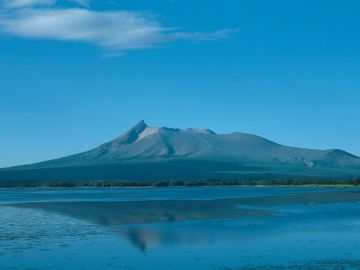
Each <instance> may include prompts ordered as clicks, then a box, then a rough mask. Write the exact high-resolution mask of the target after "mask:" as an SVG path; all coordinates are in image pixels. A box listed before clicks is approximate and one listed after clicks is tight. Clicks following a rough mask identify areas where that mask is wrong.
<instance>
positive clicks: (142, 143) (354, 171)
mask: <svg viewBox="0 0 360 270" xmlns="http://www.w3.org/2000/svg"><path fill="white" fill-rule="evenodd" d="M141 164H143V165H141ZM166 164H167V166H170V167H171V166H173V170H174V171H173V172H172V173H171V174H170V173H169V178H170V177H172V178H176V170H178V171H179V175H180V174H182V173H183V172H180V170H183V171H186V170H189V174H188V176H187V177H188V178H198V177H200V176H201V175H204V177H210V176H211V172H213V175H216V176H217V177H221V175H222V174H223V175H224V178H227V177H233V178H237V177H243V176H244V175H245V176H246V175H247V176H249V175H250V174H251V172H248V171H246V170H245V169H244V168H245V167H246V168H252V169H254V171H256V173H258V172H259V171H267V172H268V173H269V175H270V174H274V175H280V176H281V175H285V173H284V171H286V172H287V173H286V175H288V174H289V175H294V176H301V177H321V176H322V175H323V176H324V177H329V176H330V177H331V176H332V175H339V176H340V175H344V176H345V175H346V176H347V177H349V175H353V176H354V177H355V176H360V158H359V157H357V156H355V155H352V154H350V153H348V152H346V151H343V150H340V149H328V150H314V149H307V148H297V147H290V146H284V145H281V144H279V143H276V142H273V141H271V140H268V139H266V138H263V137H260V136H257V135H252V134H248V133H241V132H233V133H228V134H217V133H215V132H214V131H212V130H210V129H206V128H201V129H196V128H187V129H176V128H167V127H160V128H159V127H150V126H148V125H147V124H146V123H145V121H143V120H142V121H140V122H138V123H137V124H136V125H135V126H134V127H132V128H131V129H129V130H128V131H127V132H125V133H124V134H122V135H120V136H118V137H116V138H115V139H113V140H111V141H108V142H106V143H103V144H101V145H99V146H98V147H95V148H93V149H91V150H89V151H86V152H82V153H79V154H75V155H70V156H67V157H62V158H59V159H54V160H49V161H44V162H39V163H35V164H30V165H22V166H17V167H10V168H4V169H1V170H0V180H1V179H4V176H2V173H3V172H7V175H6V177H5V178H6V179H8V180H9V179H11V173H9V172H11V171H14V172H19V171H23V172H22V173H21V174H23V175H24V174H26V172H24V171H31V170H35V171H37V172H38V171H41V170H51V169H59V168H64V170H68V171H72V169H71V168H80V167H82V168H85V167H86V168H90V167H97V168H98V169H100V167H101V166H105V167H108V166H110V167H111V168H113V169H112V170H115V171H118V170H119V173H118V178H133V177H132V175H131V169H129V171H128V168H130V167H134V168H135V167H137V169H136V170H142V168H145V167H149V166H150V167H151V166H153V169H152V170H153V173H154V174H155V175H156V174H157V172H156V169H155V167H156V166H159V168H160V167H161V170H165V171H166V170H167V168H166ZM179 164H187V165H186V166H188V168H187V167H186V166H185V165H179ZM199 164H201V166H200V165H199ZM206 164H208V165H209V167H208V166H207V165H206ZM210 164H211V166H213V167H214V168H215V167H216V168H217V170H216V171H213V170H212V168H211V166H210ZM226 164H227V165H229V166H230V167H231V168H232V169H231V170H230V169H229V168H228V166H227V165H226ZM179 166H180V167H179ZM221 166H223V167H224V169H222V167H221ZM105 167H104V168H105ZM170 167H169V168H170ZM190 167H191V168H190ZM104 168H103V169H104ZM120 168H123V169H121V170H120ZM171 168H172V167H171ZM92 170H95V169H93V168H91V169H89V171H92ZM104 170H106V169H104ZM122 170H123V171H128V172H127V173H126V174H122V172H121V171H122ZM194 171H196V173H194ZM323 172H327V173H323ZM135 174H136V175H139V172H136V173H135V172H133V175H135ZM158 174H159V175H160V174H161V175H162V176H161V177H162V178H164V177H165V178H166V174H163V172H161V173H160V172H158ZM3 175H4V174H3ZM102 175H103V176H102V177H105V178H106V175H107V174H106V171H105V172H104V173H103V174H102ZM40 176H41V173H40ZM65 176H66V178H68V179H77V176H76V173H75V174H74V172H71V173H69V174H68V175H66V174H65ZM65 176H64V177H65ZM265 176H266V174H265V173H264V176H263V177H265ZM116 177H117V176H116V173H115V174H114V175H111V177H110V178H112V179H114V178H116ZM146 177H149V176H147V175H146V174H145V173H144V175H143V176H142V177H139V179H145V178H146ZM15 178H16V177H15ZM33 178H34V177H33ZM55 178H56V177H55ZM85 178H86V177H85Z"/></svg>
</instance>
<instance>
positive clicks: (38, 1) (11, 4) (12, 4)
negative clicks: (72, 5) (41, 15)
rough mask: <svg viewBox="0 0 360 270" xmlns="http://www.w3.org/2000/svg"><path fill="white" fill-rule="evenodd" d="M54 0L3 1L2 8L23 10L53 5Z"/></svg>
mask: <svg viewBox="0 0 360 270" xmlns="http://www.w3.org/2000/svg"><path fill="white" fill-rule="evenodd" d="M55 3H56V0H5V1H4V4H3V5H4V6H5V7H7V8H23V7H31V6H35V5H48V6H50V5H53V4H55Z"/></svg>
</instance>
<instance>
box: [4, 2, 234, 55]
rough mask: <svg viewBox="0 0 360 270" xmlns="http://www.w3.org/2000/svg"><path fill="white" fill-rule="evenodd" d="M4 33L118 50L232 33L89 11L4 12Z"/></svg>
mask: <svg viewBox="0 0 360 270" xmlns="http://www.w3.org/2000/svg"><path fill="white" fill-rule="evenodd" d="M18 1H20V0H18ZM22 1H25V0H22ZM27 1H30V0H27ZM39 1H40V0H39ZM39 1H38V2H39ZM0 31H2V32H4V33H7V34H10V35H13V36H17V37H24V38H34V39H53V40H63V41H82V42H88V43H93V44H96V45H98V46H102V47H105V48H109V49H115V50H128V49H140V48H147V47H153V46H158V45H161V44H165V43H169V42H174V41H181V40H187V41H192V42H204V41H214V40H220V39H223V38H226V37H228V36H229V34H230V33H231V32H232V30H229V29H223V30H220V31H216V32H213V33H203V32H182V31H179V29H176V28H166V27H164V26H162V25H161V23H160V22H159V21H158V20H157V19H156V17H155V16H154V15H153V14H151V13H148V12H133V11H93V10H89V9H85V8H67V9H59V8H20V9H12V10H6V11H3V12H0Z"/></svg>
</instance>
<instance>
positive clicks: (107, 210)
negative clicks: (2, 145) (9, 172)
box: [0, 187, 360, 270]
mask: <svg viewBox="0 0 360 270" xmlns="http://www.w3.org/2000/svg"><path fill="white" fill-rule="evenodd" d="M0 218H1V221H0V269H1V270H5V269H6V270H7V269H9V270H10V269H11V270H14V269H24V270H25V269H27V270H30V269H32V270H35V269H49V270H50V269H51V270H52V269H57V270H60V269H77V270H78V269H84V270H85V269H86V270H95V269H96V270H98V269H102V270H115V269H116V270H121V269H144V270H145V269H146V270H152V269H154V270H165V269H166V270H168V269H171V270H180V269H181V270H184V269H199V270H203V269H204V270H205V269H211V270H237V269H239V270H240V269H246V270H248V269H256V270H262V269H270V270H272V269H274V270H275V269H276V270H280V269H311V270H312V269H326V270H327V269H360V241H359V240H360V189H356V188H310V187H309V188H307V187H306V188H305V187H276V188H275V187H264V188H262V187H251V188H250V187H174V188H120V189H85V188H79V189H1V190H0Z"/></svg>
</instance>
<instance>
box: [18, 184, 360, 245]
mask: <svg viewBox="0 0 360 270" xmlns="http://www.w3.org/2000/svg"><path fill="white" fill-rule="evenodd" d="M359 201H360V192H358V191H334V192H307V193H302V194H287V195H278V196H268V197H266V196H265V197H248V198H239V199H219V200H202V201H201V200H192V201H190V200H173V201H171V200H166V201H132V202H43V203H40V202H39V203H23V204H16V205H12V206H16V207H24V208H32V209H40V210H44V211H48V212H54V213H57V214H62V215H66V216H70V217H73V218H77V219H82V220H86V221H90V222H92V223H94V224H98V225H101V226H110V227H111V230H112V231H113V232H114V233H115V234H117V235H119V236H120V237H122V238H125V239H127V240H128V241H130V242H131V243H132V244H133V245H135V246H136V247H137V248H139V249H140V250H141V251H143V252H144V251H146V249H147V247H148V246H149V245H150V244H151V245H153V246H154V245H159V246H165V245H175V244H186V245H189V244H192V243H205V244H209V243H212V242H215V241H216V240H218V239H221V240H222V241H223V240H224V239H228V240H229V241H241V240H242V239H244V237H248V236H249V232H252V235H253V234H254V231H256V234H257V235H259V233H261V231H262V230H261V228H264V227H266V226H269V224H268V219H259V218H260V217H268V218H276V222H271V224H276V226H278V227H276V228H274V230H279V228H280V227H281V224H280V223H281V222H284V223H286V224H288V218H286V216H283V217H284V219H281V217H280V218H278V217H276V215H275V216H274V215H273V214H276V213H277V212H275V210H279V209H281V207H283V206H291V205H300V206H302V205H303V206H307V205H308V206H311V208H314V207H315V206H316V205H325V204H326V205H329V204H335V203H344V202H348V203H351V202H359ZM265 207H271V209H273V210H269V208H267V209H264V208H265ZM274 207H275V208H274ZM261 208H263V209H261ZM295 214H296V215H298V214H299V213H295ZM341 214H342V215H344V216H346V215H347V214H349V213H344V212H342V213H341ZM350 214H351V213H350ZM301 215H302V216H300V215H299V216H296V218H293V220H295V221H296V222H299V224H300V223H301V218H302V220H303V221H306V220H309V219H316V218H318V219H320V218H322V219H326V220H330V221H331V218H332V217H333V216H331V215H333V212H331V213H330V212H329V216H326V217H324V216H322V217H319V216H316V215H314V213H312V212H309V213H307V212H303V213H301ZM254 217H257V218H256V219H254ZM353 218H355V217H354V216H353ZM190 220H192V222H183V221H190ZM231 220H232V222H233V223H232V225H231V226H229V227H228V224H229V223H228V222H229V221H231ZM236 220H237V221H239V220H241V221H245V222H242V223H241V224H240V223H238V224H237V225H235V226H234V222H235V223H236V222H237V221H236ZM177 222H181V224H180V223H177Z"/></svg>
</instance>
